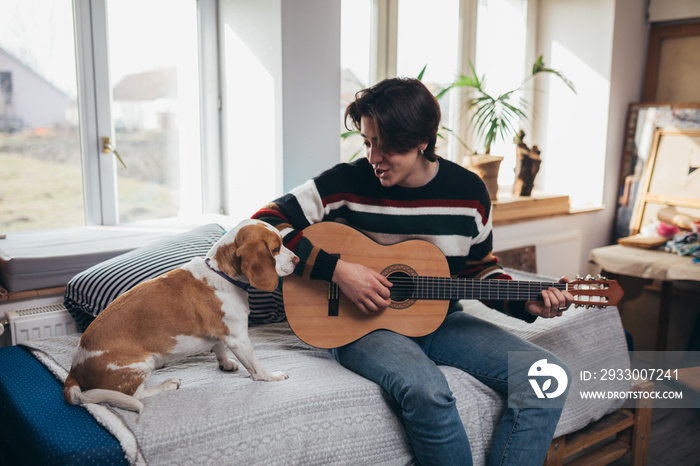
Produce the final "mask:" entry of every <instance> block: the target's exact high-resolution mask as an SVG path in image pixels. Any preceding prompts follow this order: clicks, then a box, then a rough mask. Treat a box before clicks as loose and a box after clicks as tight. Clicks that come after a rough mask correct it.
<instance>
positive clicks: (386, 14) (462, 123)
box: [370, 0, 538, 161]
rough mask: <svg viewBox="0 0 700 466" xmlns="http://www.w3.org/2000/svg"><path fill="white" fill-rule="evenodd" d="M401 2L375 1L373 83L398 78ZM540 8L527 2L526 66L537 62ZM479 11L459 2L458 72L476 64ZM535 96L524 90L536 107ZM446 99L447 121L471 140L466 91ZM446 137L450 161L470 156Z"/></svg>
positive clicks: (474, 3)
mask: <svg viewBox="0 0 700 466" xmlns="http://www.w3.org/2000/svg"><path fill="white" fill-rule="evenodd" d="M399 2H400V0H372V10H371V11H372V18H371V28H372V32H371V34H372V36H371V38H372V39H371V43H370V44H371V45H370V46H371V56H370V80H371V82H373V83H376V82H379V81H381V80H382V79H385V78H387V77H391V76H395V75H396V70H397V66H396V62H397V50H398V14H399ZM537 7H538V0H528V5H527V18H526V21H527V38H526V41H525V44H524V47H525V50H524V52H525V63H526V65H525V66H526V67H527V66H529V65H528V64H531V63H534V61H535V58H536V43H537V9H538V8H537ZM478 8H479V0H459V19H458V29H459V31H458V40H459V48H458V57H457V63H458V69H457V70H456V71H457V72H458V73H460V74H470V73H471V69H470V67H469V63H470V62H471V63H475V62H476V41H477V19H478V18H477V16H478ZM524 71H525V75H528V74H530V73H531V70H529V69H525V70H524ZM534 94H535V92H534V90H533V89H524V90H523V97H524V98H525V99H526V100H528V101H529V102H532V103H533V106H534V105H536V102H535V97H536V96H535V95H534ZM447 97H449V99H450V108H451V109H453V111H452V112H451V114H450V115H449V120H448V121H449V125H450V127H451V128H455V129H456V133H457V134H459V135H464V136H465V140H467V141H471V140H472V134H471V131H470V125H469V118H465V117H461V116H462V115H464V114H465V112H466V106H467V102H466V91H464V90H463V89H459V88H456V89H453V90H452V91H451V92H450V94H449V96H447ZM521 124H522V125H527V127H531V126H532V125H533V122H532V121H528V122H521ZM530 129H532V128H530ZM447 137H448V138H449V139H450V140H451V141H450V144H449V145H448V154H447V158H448V159H450V160H453V161H459V160H461V159H463V158H464V157H466V156H467V155H468V153H467V149H466V148H465V147H464V146H463V145H461V144H459V143H458V142H457V141H456V139H455V137H454V136H453V135H451V134H450V135H448V136H447ZM471 146H473V144H471Z"/></svg>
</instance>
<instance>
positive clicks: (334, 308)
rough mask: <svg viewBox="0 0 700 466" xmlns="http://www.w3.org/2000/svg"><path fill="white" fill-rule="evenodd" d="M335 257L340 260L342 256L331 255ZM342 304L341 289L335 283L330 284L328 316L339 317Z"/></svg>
mask: <svg viewBox="0 0 700 466" xmlns="http://www.w3.org/2000/svg"><path fill="white" fill-rule="evenodd" d="M331 256H333V257H337V258H338V259H340V254H331ZM339 304H340V287H338V285H336V284H335V283H333V282H329V283H328V316H329V317H338V308H339Z"/></svg>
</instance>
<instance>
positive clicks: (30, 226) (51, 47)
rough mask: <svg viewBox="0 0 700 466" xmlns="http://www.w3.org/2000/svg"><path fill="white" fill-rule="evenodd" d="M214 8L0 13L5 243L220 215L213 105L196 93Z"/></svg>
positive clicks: (25, 8)
mask: <svg viewBox="0 0 700 466" xmlns="http://www.w3.org/2000/svg"><path fill="white" fill-rule="evenodd" d="M213 5H215V2H214V1H211V0H148V1H145V2H144V1H140V0H73V1H71V0H55V1H52V2H45V1H42V0H26V1H23V2H10V1H1V2H0V72H2V73H3V74H2V76H3V77H2V84H3V87H2V89H3V99H2V100H1V101H0V105H2V106H0V166H2V167H3V169H2V171H1V172H0V231H3V232H7V231H22V230H40V229H56V228H68V227H75V226H82V225H85V224H87V225H117V224H124V223H130V222H135V221H150V220H158V219H165V218H173V217H187V216H192V215H197V214H200V213H202V212H204V211H214V212H218V211H219V206H218V204H217V199H213V200H212V199H211V198H207V199H205V196H204V194H203V192H202V191H203V189H202V186H203V181H202V178H203V176H204V174H203V166H205V165H206V163H207V161H205V160H204V159H203V157H202V152H203V147H205V146H206V142H205V141H204V137H203V136H202V135H201V134H200V132H201V131H200V128H201V127H202V123H203V122H202V111H201V108H202V99H203V98H207V99H209V100H212V98H211V94H214V95H215V97H214V98H213V100H216V98H217V97H216V96H217V95H218V88H217V86H216V85H213V86H210V88H209V89H210V90H209V91H208V92H209V94H206V93H205V92H204V91H201V86H200V75H201V73H202V72H203V71H202V70H203V67H204V64H203V63H204V60H202V58H201V52H200V50H201V49H200V43H201V36H202V34H204V33H205V32H203V31H209V32H208V33H210V32H211V31H214V34H215V31H216V19H215V18H216V15H215V9H214V8H213ZM164 11H167V12H168V13H167V15H164V14H163V12H164ZM203 24H204V25H205V26H202V25H203ZM76 69H77V74H76ZM207 72H208V73H209V74H211V75H216V74H217V73H218V72H217V70H216V69H214V71H213V72H211V70H209V71H207ZM8 83H9V84H8ZM8 88H9V89H11V93H9V94H8V92H7V89H8ZM203 96H204V97H203ZM212 126H213V127H218V125H212ZM207 137H208V138H209V140H212V139H214V140H216V139H217V138H218V135H216V134H214V135H211V134H208V135H207ZM207 153H208V154H211V157H212V158H215V159H217V160H218V153H216V152H215V151H207ZM117 154H118V155H119V157H117ZM122 162H123V164H122ZM210 171H211V170H210ZM212 184H214V185H216V186H218V183H212ZM205 204H206V205H205Z"/></svg>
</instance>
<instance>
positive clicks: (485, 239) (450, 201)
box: [253, 158, 535, 321]
mask: <svg viewBox="0 0 700 466" xmlns="http://www.w3.org/2000/svg"><path fill="white" fill-rule="evenodd" d="M439 164H440V165H439V168H438V171H437V174H436V175H435V177H434V178H433V179H432V180H431V181H430V182H429V183H427V184H426V185H424V186H422V187H419V188H403V187H400V186H392V187H389V188H385V187H383V186H382V185H381V184H380V182H379V180H378V179H377V178H376V177H375V176H374V172H373V169H372V166H371V165H370V163H369V162H368V161H367V160H366V159H364V158H363V159H360V160H357V161H354V162H352V163H341V164H338V165H336V166H335V167H333V168H331V169H329V170H327V171H325V172H323V173H321V174H320V175H319V176H317V177H316V178H314V179H312V180H309V181H307V182H306V183H304V184H303V185H301V186H299V187H297V188H295V189H294V190H292V191H291V192H290V193H289V194H286V195H285V196H282V197H281V198H279V199H277V200H275V201H274V202H273V203H271V204H269V205H267V206H265V207H264V208H262V209H261V210H259V211H258V212H256V213H255V214H254V215H253V218H257V219H261V220H264V221H267V222H268V223H270V224H272V225H274V226H275V227H276V228H277V229H279V230H280V232H281V233H282V235H283V237H284V243H285V245H286V246H287V247H288V248H289V249H291V250H292V251H294V253H295V254H296V255H297V256H299V259H300V263H299V265H298V266H297V269H296V271H295V272H296V273H297V274H299V275H301V276H304V277H307V278H311V279H321V280H327V281H330V280H331V278H332V276H333V272H334V270H335V264H336V263H337V258H335V257H333V256H331V255H330V254H328V253H326V252H325V251H323V250H321V249H320V248H317V247H314V245H313V244H311V242H310V241H309V240H308V239H307V238H305V237H304V235H303V232H302V230H303V229H304V228H306V227H307V226H309V225H311V224H314V223H318V222H322V221H341V222H343V223H347V224H348V225H351V226H353V227H354V228H356V229H357V230H359V231H361V232H363V233H364V234H366V235H367V236H369V237H370V238H372V239H373V240H374V241H376V242H377V243H379V244H385V245H386V244H394V243H397V242H399V241H404V240H408V239H423V240H426V241H429V242H431V243H433V244H435V245H436V246H438V247H439V248H440V250H441V251H442V252H443V254H445V257H446V258H447V261H448V264H449V268H450V274H451V275H452V276H454V277H465V278H501V279H510V277H509V276H508V275H506V274H504V273H503V270H502V269H501V267H500V266H499V265H498V261H497V259H496V258H495V257H494V256H493V253H492V233H493V232H492V225H491V218H490V211H491V201H490V197H489V194H488V192H487V190H486V187H485V186H484V183H483V181H482V180H481V179H480V178H479V177H478V176H476V175H475V174H473V173H472V172H470V171H468V170H466V169H464V168H463V167H461V166H459V165H457V164H456V163H453V162H450V161H448V160H445V159H439ZM489 305H491V307H494V308H496V309H498V310H501V311H504V312H506V313H508V314H511V315H513V316H515V317H519V318H522V319H524V320H527V321H532V320H534V317H535V316H532V315H530V314H528V313H526V312H525V311H524V310H523V306H522V303H510V305H509V304H508V303H502V302H491V303H489Z"/></svg>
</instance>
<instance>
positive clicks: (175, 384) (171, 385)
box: [163, 377, 182, 391]
mask: <svg viewBox="0 0 700 466" xmlns="http://www.w3.org/2000/svg"><path fill="white" fill-rule="evenodd" d="M163 385H164V386H163V388H164V390H163V391H167V390H177V389H178V388H180V385H182V379H181V378H179V377H174V378H172V379H168V380H166V381H165V382H163Z"/></svg>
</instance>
